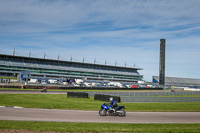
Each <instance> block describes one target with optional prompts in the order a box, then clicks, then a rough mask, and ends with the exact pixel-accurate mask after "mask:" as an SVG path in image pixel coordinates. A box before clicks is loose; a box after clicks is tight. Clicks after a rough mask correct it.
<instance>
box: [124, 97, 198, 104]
mask: <svg viewBox="0 0 200 133" xmlns="http://www.w3.org/2000/svg"><path fill="white" fill-rule="evenodd" d="M121 102H123V103H127V102H200V97H121Z"/></svg>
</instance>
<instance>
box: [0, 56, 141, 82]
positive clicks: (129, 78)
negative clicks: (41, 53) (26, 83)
mask: <svg viewBox="0 0 200 133" xmlns="http://www.w3.org/2000/svg"><path fill="white" fill-rule="evenodd" d="M138 70H142V69H141V68H131V67H122V66H110V65H101V64H92V63H81V62H72V61H63V60H54V59H44V58H35V57H24V56H13V55H5V54H0V75H4V76H15V77H16V76H18V75H19V74H20V73H21V72H23V71H28V72H29V73H30V75H29V77H28V78H29V79H30V78H37V77H45V78H62V79H87V80H101V81H117V82H131V83H136V82H138V81H140V80H142V79H143V75H140V73H139V72H138Z"/></svg>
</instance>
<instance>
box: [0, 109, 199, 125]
mask: <svg viewBox="0 0 200 133" xmlns="http://www.w3.org/2000/svg"><path fill="white" fill-rule="evenodd" d="M0 120H17V121H53V122H95V123H200V112H127V116H126V117H119V116H104V117H101V116H99V114H98V111H82V110H58V109H35V108H6V107H1V108H0Z"/></svg>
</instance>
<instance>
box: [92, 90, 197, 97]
mask: <svg viewBox="0 0 200 133" xmlns="http://www.w3.org/2000/svg"><path fill="white" fill-rule="evenodd" d="M88 93H89V96H90V97H94V94H104V95H111V96H120V97H146V96H147V97H149V96H173V95H200V91H184V92H88Z"/></svg>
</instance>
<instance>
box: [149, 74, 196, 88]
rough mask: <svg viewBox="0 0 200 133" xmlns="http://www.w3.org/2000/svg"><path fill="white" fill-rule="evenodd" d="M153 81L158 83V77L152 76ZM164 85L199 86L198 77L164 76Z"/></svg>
mask: <svg viewBox="0 0 200 133" xmlns="http://www.w3.org/2000/svg"><path fill="white" fill-rule="evenodd" d="M152 79H153V83H155V84H156V83H159V77H158V76H153V77H152ZM165 85H166V86H180V87H181V86H184V87H187V86H188V87H195V86H196V87H199V86H200V79H192V78H177V77H165Z"/></svg>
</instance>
